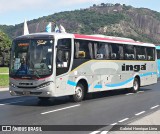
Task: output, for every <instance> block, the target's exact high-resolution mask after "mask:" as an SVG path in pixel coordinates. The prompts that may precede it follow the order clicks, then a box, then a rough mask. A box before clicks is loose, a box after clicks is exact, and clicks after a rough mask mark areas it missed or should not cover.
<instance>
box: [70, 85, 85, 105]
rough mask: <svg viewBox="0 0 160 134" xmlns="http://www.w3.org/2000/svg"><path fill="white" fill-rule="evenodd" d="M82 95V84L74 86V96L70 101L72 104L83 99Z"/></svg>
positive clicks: (83, 89) (83, 91)
mask: <svg viewBox="0 0 160 134" xmlns="http://www.w3.org/2000/svg"><path fill="white" fill-rule="evenodd" d="M84 95H85V88H84V86H83V84H81V83H79V84H78V85H77V86H76V90H75V94H74V95H73V96H72V99H73V101H74V102H80V101H82V100H83V99H84Z"/></svg>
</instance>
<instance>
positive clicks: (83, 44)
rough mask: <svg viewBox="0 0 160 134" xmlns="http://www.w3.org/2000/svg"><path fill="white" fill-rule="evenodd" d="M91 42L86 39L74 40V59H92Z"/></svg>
mask: <svg viewBox="0 0 160 134" xmlns="http://www.w3.org/2000/svg"><path fill="white" fill-rule="evenodd" d="M92 48H93V47H92V44H91V43H89V42H88V41H81V40H76V42H75V58H76V59H92V58H93V49H92Z"/></svg>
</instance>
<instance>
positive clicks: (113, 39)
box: [15, 32, 155, 47]
mask: <svg viewBox="0 0 160 134" xmlns="http://www.w3.org/2000/svg"><path fill="white" fill-rule="evenodd" d="M38 37H56V38H74V39H84V40H92V41H101V42H109V43H119V44H130V45H140V46H150V47H155V45H154V44H151V43H143V42H139V41H135V40H133V39H130V38H123V37H115V36H105V35H84V34H70V33H55V32H51V33H47V32H42V33H33V34H28V35H22V36H19V37H17V38H15V39H24V38H38Z"/></svg>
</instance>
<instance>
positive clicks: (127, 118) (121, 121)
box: [118, 118, 129, 122]
mask: <svg viewBox="0 0 160 134" xmlns="http://www.w3.org/2000/svg"><path fill="white" fill-rule="evenodd" d="M128 119H129V118H125V119H122V120H120V121H118V122H124V121H126V120H128Z"/></svg>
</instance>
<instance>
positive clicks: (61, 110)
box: [41, 104, 80, 114]
mask: <svg viewBox="0 0 160 134" xmlns="http://www.w3.org/2000/svg"><path fill="white" fill-rule="evenodd" d="M79 106H80V104H78V105H73V106H69V107H64V108H60V109H56V110H52V111H48V112H43V113H41V114H48V113H53V112H57V111H62V110H65V109H69V108H73V107H79Z"/></svg>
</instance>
